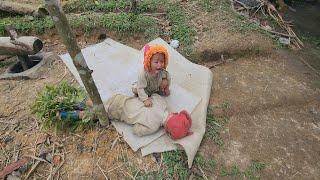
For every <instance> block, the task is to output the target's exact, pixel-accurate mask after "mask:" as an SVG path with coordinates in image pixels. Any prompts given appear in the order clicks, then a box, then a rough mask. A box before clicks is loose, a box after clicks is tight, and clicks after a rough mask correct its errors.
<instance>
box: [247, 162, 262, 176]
mask: <svg viewBox="0 0 320 180" xmlns="http://www.w3.org/2000/svg"><path fill="white" fill-rule="evenodd" d="M265 167H266V164H265V163H262V162H258V161H253V162H252V163H251V165H250V167H249V168H248V169H246V170H245V172H244V175H245V177H247V178H248V179H250V180H258V179H260V176H259V175H257V174H259V173H260V171H262V170H263V169H264V168H265Z"/></svg>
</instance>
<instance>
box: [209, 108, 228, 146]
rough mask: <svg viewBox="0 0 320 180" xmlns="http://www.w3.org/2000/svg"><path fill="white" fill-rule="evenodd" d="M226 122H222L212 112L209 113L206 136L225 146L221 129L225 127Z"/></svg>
mask: <svg viewBox="0 0 320 180" xmlns="http://www.w3.org/2000/svg"><path fill="white" fill-rule="evenodd" d="M226 121H227V119H225V122H223V123H222V122H220V121H219V120H218V118H217V117H215V116H214V115H213V114H212V113H211V112H209V113H208V114H207V127H206V129H207V130H206V133H205V137H207V138H209V139H211V140H213V141H214V142H215V143H216V144H217V145H218V146H219V147H223V145H224V141H223V139H222V138H221V136H220V133H221V131H222V130H223V129H224V124H225V123H226Z"/></svg>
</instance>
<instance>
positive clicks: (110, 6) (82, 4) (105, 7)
mask: <svg viewBox="0 0 320 180" xmlns="http://www.w3.org/2000/svg"><path fill="white" fill-rule="evenodd" d="M130 5H131V3H130V1H128V0H108V1H101V0H95V1H88V0H74V1H71V2H70V3H67V4H66V5H64V7H63V10H64V11H65V12H66V13H71V12H72V13H79V12H87V11H95V12H113V11H120V12H122V11H125V9H128V8H129V7H130Z"/></svg>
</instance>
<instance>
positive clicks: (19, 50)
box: [0, 36, 43, 56]
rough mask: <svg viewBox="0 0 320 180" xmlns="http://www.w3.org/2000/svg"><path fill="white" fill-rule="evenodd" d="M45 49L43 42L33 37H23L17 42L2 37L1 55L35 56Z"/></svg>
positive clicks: (0, 41) (0, 42) (0, 40)
mask: <svg viewBox="0 0 320 180" xmlns="http://www.w3.org/2000/svg"><path fill="white" fill-rule="evenodd" d="M42 47H43V43H42V41H41V40H40V39H39V38H37V37H33V36H21V37H19V38H17V39H15V40H11V39H10V37H0V55H17V56H22V55H33V54H36V53H38V52H39V51H40V50H41V49H42Z"/></svg>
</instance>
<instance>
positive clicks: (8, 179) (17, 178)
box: [7, 174, 21, 180]
mask: <svg viewBox="0 0 320 180" xmlns="http://www.w3.org/2000/svg"><path fill="white" fill-rule="evenodd" d="M20 179H21V178H19V177H17V176H14V175H11V174H10V175H8V177H7V180H20Z"/></svg>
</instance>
